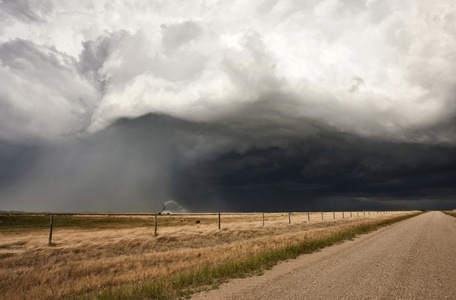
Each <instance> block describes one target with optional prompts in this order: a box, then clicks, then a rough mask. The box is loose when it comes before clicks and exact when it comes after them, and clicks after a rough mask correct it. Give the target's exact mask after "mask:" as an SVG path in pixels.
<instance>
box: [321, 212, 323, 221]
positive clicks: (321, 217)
mask: <svg viewBox="0 0 456 300" xmlns="http://www.w3.org/2000/svg"><path fill="white" fill-rule="evenodd" d="M321 220H322V221H323V212H322V213H321Z"/></svg>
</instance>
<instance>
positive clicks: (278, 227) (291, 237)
mask: <svg viewBox="0 0 456 300" xmlns="http://www.w3.org/2000/svg"><path fill="white" fill-rule="evenodd" d="M412 213H413V212H388V213H385V212H383V213H376V212H352V213H350V212H345V213H344V215H342V213H341V212H337V213H333V212H327V213H324V214H323V219H324V220H322V214H321V213H310V221H309V219H308V218H309V215H308V214H307V213H292V214H291V215H289V214H288V213H273V214H265V225H264V226H263V216H262V214H222V216H221V229H219V228H218V215H216V214H201V215H160V216H158V232H157V233H158V234H157V236H154V216H153V215H55V216H54V229H53V238H52V245H51V246H49V245H48V237H49V219H50V218H49V216H48V215H14V214H10V215H8V214H3V215H0V222H1V223H0V261H1V263H0V294H1V295H3V296H2V297H4V298H5V299H45V298H68V297H69V298H72V297H79V296H81V295H86V296H87V297H89V298H93V297H96V296H97V295H99V293H100V292H103V291H106V290H107V289H110V288H122V289H127V290H128V289H130V288H134V286H137V285H138V284H141V283H146V282H154V281H156V280H159V279H161V278H165V277H167V276H170V275H172V274H180V273H185V272H188V271H190V270H195V269H198V268H202V267H207V266H216V265H221V264H226V263H229V262H232V261H237V260H239V259H243V258H246V257H249V256H252V255H257V254H260V253H267V252H268V251H273V250H277V249H281V248H285V247H287V246H290V245H296V244H299V243H301V242H303V241H311V240H313V239H319V238H325V237H329V236H331V235H334V234H335V233H338V232H342V231H344V230H346V229H351V228H358V227H361V226H364V225H366V224H371V223H372V224H374V223H376V222H377V223H378V222H379V221H380V220H385V219H388V218H393V217H398V216H404V215H407V214H412ZM343 217H344V218H343ZM290 220H291V223H290Z"/></svg>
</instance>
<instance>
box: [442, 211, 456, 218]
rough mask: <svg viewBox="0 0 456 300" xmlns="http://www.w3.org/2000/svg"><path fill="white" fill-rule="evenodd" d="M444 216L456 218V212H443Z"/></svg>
mask: <svg viewBox="0 0 456 300" xmlns="http://www.w3.org/2000/svg"><path fill="white" fill-rule="evenodd" d="M443 213H444V214H446V215H449V216H452V217H455V218H456V212H455V211H443Z"/></svg>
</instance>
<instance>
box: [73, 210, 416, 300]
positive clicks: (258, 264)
mask: <svg viewBox="0 0 456 300" xmlns="http://www.w3.org/2000/svg"><path fill="white" fill-rule="evenodd" d="M419 214H421V213H416V214H412V215H407V216H400V217H395V218H391V219H387V220H378V221H374V222H371V223H369V224H363V225H361V226H354V227H349V228H346V229H343V230H341V231H339V232H337V233H335V234H332V235H330V236H326V237H324V238H317V239H312V240H306V241H304V242H302V243H299V244H296V245H290V246H287V247H284V248H279V249H276V250H273V251H268V252H264V253H261V254H257V255H253V256H249V257H246V258H243V259H239V260H236V261H232V262H229V263H224V264H219V265H214V266H206V267H202V268H199V269H194V270H191V271H185V272H182V273H180V274H177V275H172V276H168V277H164V278H161V279H158V280H155V281H153V282H143V283H140V284H136V285H134V286H120V287H111V288H108V289H105V290H103V291H101V292H99V293H96V294H95V293H92V294H87V295H73V297H70V299H176V298H186V297H189V296H190V295H191V294H193V293H195V292H197V291H201V290H207V289H211V288H216V287H217V286H218V285H219V284H221V283H223V282H226V281H227V280H228V279H232V278H240V277H246V276H251V275H255V274H261V273H262V271H263V270H265V269H269V268H271V267H272V266H274V265H275V264H277V263H278V262H279V261H282V260H287V259H291V258H296V257H297V256H298V255H300V254H304V253H312V252H315V251H317V250H319V249H321V248H324V247H328V246H331V245H334V244H336V243H340V242H342V241H345V240H350V239H353V238H354V237H356V236H357V235H360V234H364V233H369V232H372V231H374V230H376V229H377V228H380V227H383V226H387V225H390V224H393V223H396V222H399V221H402V220H405V219H409V218H411V217H414V216H417V215H419Z"/></svg>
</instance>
